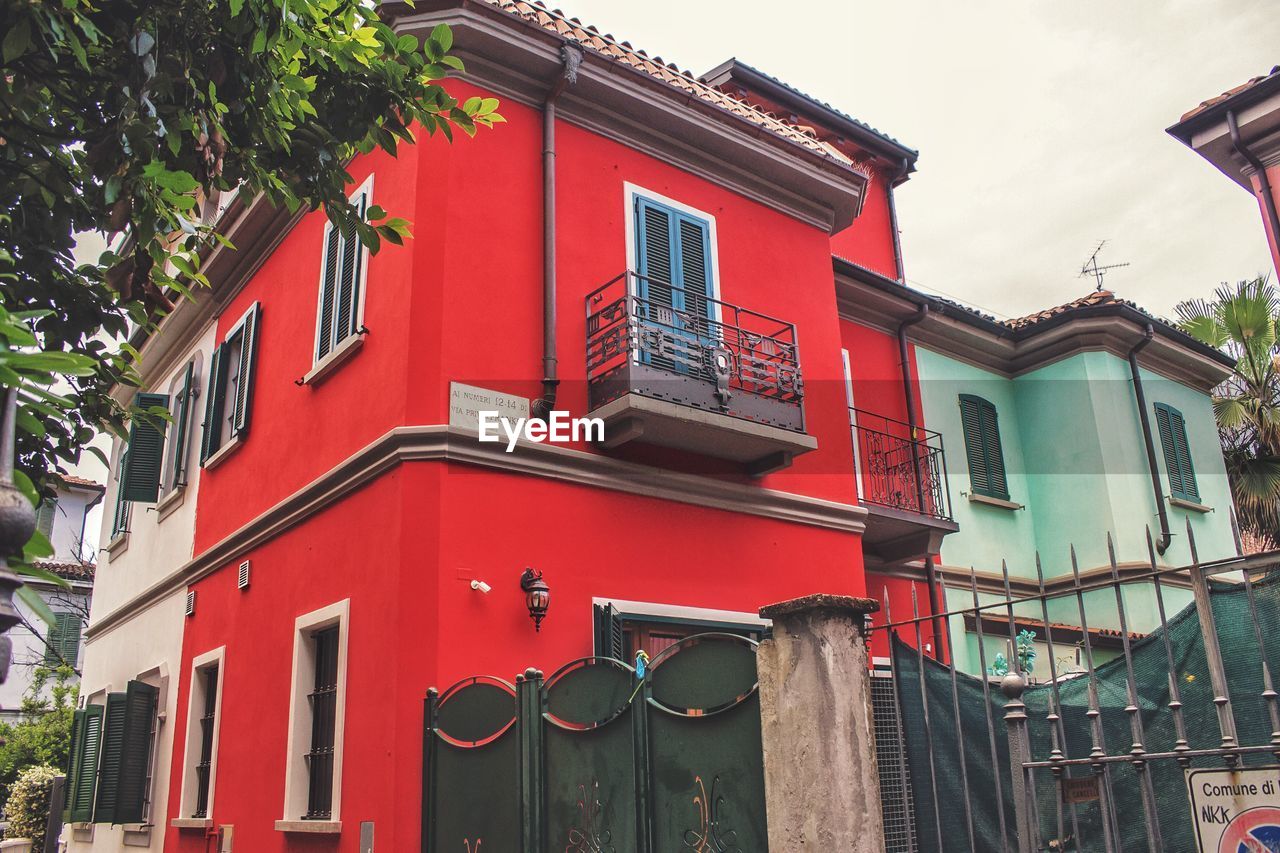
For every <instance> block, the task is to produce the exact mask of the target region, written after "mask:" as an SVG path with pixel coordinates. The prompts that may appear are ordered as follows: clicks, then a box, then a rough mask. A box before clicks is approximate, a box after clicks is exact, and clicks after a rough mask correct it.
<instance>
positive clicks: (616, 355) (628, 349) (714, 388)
mask: <svg viewBox="0 0 1280 853" xmlns="http://www.w3.org/2000/svg"><path fill="white" fill-rule="evenodd" d="M650 291H652V292H655V293H656V292H661V293H668V294H669V293H673V288H672V286H671V284H670V283H668V282H665V281H661V280H659V279H656V278H651V277H649V276H643V275H640V274H638V273H635V272H625V273H622V274H621V275H619V276H617V277H616V278H614V279H612V280H610V281H609V282H608V283H606V284H604V285H602V286H601V287H600V288H598V289H596V290H595V291H593V292H592V293H590V294H589V295H588V296H587V305H586V307H587V384H588V393H589V395H590V398H591V407H592V408H596V407H598V406H601V405H603V404H605V403H607V402H609V401H610V400H612V399H615V398H616V397H618V396H621V395H622V394H625V393H638V394H641V395H642V396H648V397H655V398H661V399H670V400H672V401H673V402H679V403H682V404H684V405H690V406H694V407H696V408H702V409H707V410H710V411H719V412H723V413H725V414H728V415H732V416H735V417H740V418H745V419H748V420H756V421H761V422H764V423H769V424H772V425H775V426H782V427H785V428H787V429H792V430H794V431H796V432H803V431H804V418H803V409H802V405H801V403H802V401H803V398H804V382H803V378H802V375H801V371H800V351H799V346H798V343H797V340H796V327H795V326H794V325H793V324H791V323H788V322H786V321H784V320H779V319H777V318H776V317H770V316H769V315H767V314H761V313H759V312H756V311H751V310H748V309H746V308H741V307H739V306H737V305H733V304H731V303H728V302H724V301H721V300H719V299H711V298H708V297H703V296H702V295H700V294H699V295H698V296H697V297H696V298H695V297H692V296H690V297H689V299H690V302H691V305H690V307H684V308H675V307H673V306H672V305H670V304H666V303H667V302H669V301H672V300H674V299H675V296H674V295H673V296H672V297H671V299H669V300H655V299H649V298H645V297H642V296H641V295H640V294H641V293H646V292H650ZM674 293H681V291H679V290H678V289H675V291H674Z"/></svg>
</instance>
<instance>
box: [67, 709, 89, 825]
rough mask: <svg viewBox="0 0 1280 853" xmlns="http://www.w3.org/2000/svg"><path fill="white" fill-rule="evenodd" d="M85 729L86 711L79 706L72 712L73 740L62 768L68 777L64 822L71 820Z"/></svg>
mask: <svg viewBox="0 0 1280 853" xmlns="http://www.w3.org/2000/svg"><path fill="white" fill-rule="evenodd" d="M83 730H84V711H83V710H81V709H79V708H77V709H75V710H74V711H72V712H71V741H70V746H68V747H67V763H66V765H65V766H64V767H63V768H62V772H63V775H64V776H66V777H67V783H66V788H65V792H66V793H65V795H64V796H63V800H62V822H63V823H70V822H71V800H72V799H73V798H74V797H75V790H76V773H77V770H78V768H77V766H76V760H77V759H78V758H79V756H80V734H81V732H82V731H83Z"/></svg>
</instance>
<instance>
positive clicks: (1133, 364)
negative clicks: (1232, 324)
mask: <svg viewBox="0 0 1280 853" xmlns="http://www.w3.org/2000/svg"><path fill="white" fill-rule="evenodd" d="M1155 334H1156V332H1155V329H1154V328H1152V326H1151V324H1150V323H1148V324H1147V327H1146V329H1144V330H1143V333H1142V340H1140V341H1138V343H1137V344H1135V345H1134V347H1133V349H1131V350H1129V374H1130V375H1131V376H1132V377H1133V396H1134V398H1135V399H1136V400H1137V402H1138V422H1139V423H1140V424H1142V443H1143V444H1144V445H1145V446H1146V449H1147V468H1148V469H1149V470H1150V471H1151V492H1152V494H1154V495H1155V498H1156V512H1157V513H1159V515H1160V540H1159V541H1158V542H1156V553H1158V554H1163V553H1164V552H1165V551H1166V550H1168V548H1169V543H1170V542H1172V541H1173V534H1172V533H1170V532H1169V513H1168V512H1167V511H1166V510H1165V508H1164V490H1163V489H1161V488H1160V469H1159V468H1158V467H1156V444H1155V440H1154V439H1153V438H1152V437H1151V419H1150V418H1149V417H1148V416H1147V395H1146V393H1144V392H1143V390H1142V374H1141V373H1139V372H1138V353H1140V352H1142V351H1143V350H1144V349H1146V348H1147V345H1148V344H1150V343H1151V339H1152V338H1154V337H1155Z"/></svg>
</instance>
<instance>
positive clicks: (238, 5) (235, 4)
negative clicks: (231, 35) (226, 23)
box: [231, 0, 244, 18]
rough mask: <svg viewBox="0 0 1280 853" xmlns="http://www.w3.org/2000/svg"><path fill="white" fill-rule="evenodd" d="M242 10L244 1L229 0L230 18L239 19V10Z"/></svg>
mask: <svg viewBox="0 0 1280 853" xmlns="http://www.w3.org/2000/svg"><path fill="white" fill-rule="evenodd" d="M243 8H244V0H231V17H233V18H238V17H240V10H241V9H243Z"/></svg>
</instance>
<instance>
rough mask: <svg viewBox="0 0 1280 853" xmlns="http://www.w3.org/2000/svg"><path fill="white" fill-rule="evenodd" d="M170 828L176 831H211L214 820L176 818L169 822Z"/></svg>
mask: <svg viewBox="0 0 1280 853" xmlns="http://www.w3.org/2000/svg"><path fill="white" fill-rule="evenodd" d="M169 826H171V827H173V828H174V829H203V830H209V829H212V828H213V820H212V819H211V818H205V817H175V818H174V819H173V820H171V821H169Z"/></svg>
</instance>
